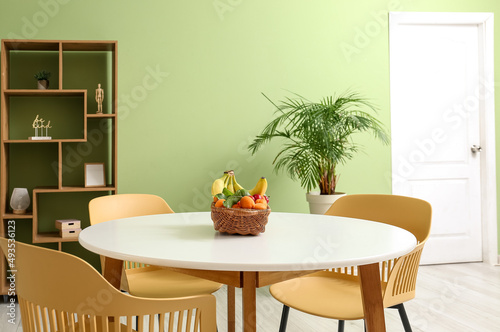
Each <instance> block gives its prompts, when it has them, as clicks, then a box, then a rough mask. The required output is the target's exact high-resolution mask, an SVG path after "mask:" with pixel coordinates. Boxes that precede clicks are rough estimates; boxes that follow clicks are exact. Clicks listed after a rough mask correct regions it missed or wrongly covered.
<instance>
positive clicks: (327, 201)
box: [306, 191, 346, 214]
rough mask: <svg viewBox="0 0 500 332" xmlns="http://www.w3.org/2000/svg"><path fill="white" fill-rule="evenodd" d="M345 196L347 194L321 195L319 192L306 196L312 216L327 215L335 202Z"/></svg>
mask: <svg viewBox="0 0 500 332" xmlns="http://www.w3.org/2000/svg"><path fill="white" fill-rule="evenodd" d="M345 195H346V194H345V193H335V194H333V195H320V193H319V191H311V192H309V193H307V194H306V199H307V201H308V202H309V211H310V212H311V214H325V212H326V211H327V210H328V209H329V208H330V206H332V204H333V202H335V201H336V200H337V199H339V198H340V197H342V196H345Z"/></svg>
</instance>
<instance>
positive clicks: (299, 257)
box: [79, 212, 416, 271]
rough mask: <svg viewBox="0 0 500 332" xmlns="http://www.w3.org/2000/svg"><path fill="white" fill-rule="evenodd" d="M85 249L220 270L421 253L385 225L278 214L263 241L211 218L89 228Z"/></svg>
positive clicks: (166, 217) (326, 264) (406, 235)
mask: <svg viewBox="0 0 500 332" xmlns="http://www.w3.org/2000/svg"><path fill="white" fill-rule="evenodd" d="M79 242H80V243H81V245H82V246H83V247H85V248H86V249H88V250H90V251H93V252H95V253H98V254H101V255H104V256H107V257H111V258H115V259H121V260H127V261H134V262H141V263H146V264H152V265H160V266H170V267H178V268H189V269H202V270H221V271H300V270H315V269H327V268H335V267H344V266H354V265H364V264H371V263H376V262H380V261H384V260H388V259H393V258H396V257H399V256H402V255H404V254H406V253H408V252H410V251H411V250H413V248H415V246H416V239H415V236H413V234H411V233H410V232H408V231H406V230H404V229H401V228H398V227H394V226H391V225H386V224H382V223H377V222H372V221H366V220H361V219H353V218H344V217H333V216H325V215H313V214H300V213H280V212H271V214H270V215H269V221H268V223H267V226H266V231H265V232H264V233H261V234H259V235H256V236H253V235H229V234H225V233H219V232H218V231H215V230H214V227H213V222H212V219H211V218H210V212H193V213H172V214H161V215H152V216H141V217H133V218H125V219H117V220H111V221H107V222H103V223H100V224H97V225H94V226H90V227H87V228H85V229H84V230H83V231H82V232H81V233H80V235H79Z"/></svg>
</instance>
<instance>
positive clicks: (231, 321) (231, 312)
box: [227, 285, 236, 332]
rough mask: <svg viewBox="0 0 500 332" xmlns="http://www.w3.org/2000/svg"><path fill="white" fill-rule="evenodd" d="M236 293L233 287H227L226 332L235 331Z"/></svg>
mask: <svg viewBox="0 0 500 332" xmlns="http://www.w3.org/2000/svg"><path fill="white" fill-rule="evenodd" d="M235 297H236V291H235V289H234V286H229V285H228V286H227V332H235V331H236V310H235V304H236V301H235Z"/></svg>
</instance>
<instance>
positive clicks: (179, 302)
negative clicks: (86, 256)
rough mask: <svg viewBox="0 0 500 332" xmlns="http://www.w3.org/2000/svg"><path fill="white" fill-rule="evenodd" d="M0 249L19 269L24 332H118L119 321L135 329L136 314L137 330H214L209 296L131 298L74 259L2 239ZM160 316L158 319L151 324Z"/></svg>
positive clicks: (65, 254) (212, 308) (211, 302)
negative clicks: (13, 257)
mask: <svg viewBox="0 0 500 332" xmlns="http://www.w3.org/2000/svg"><path fill="white" fill-rule="evenodd" d="M0 247H1V249H2V251H3V252H4V255H5V256H6V257H7V256H8V253H14V254H15V260H14V261H13V266H11V270H14V271H17V272H15V284H16V293H17V295H18V299H19V304H20V309H21V310H20V311H21V318H22V324H23V331H25V332H35V331H44V332H55V331H58V332H59V331H61V332H63V331H82V332H86V331H120V330H121V329H120V328H119V325H120V323H122V324H123V323H125V324H127V325H130V326H133V324H132V320H133V317H136V316H137V317H139V318H138V322H139V331H151V332H152V331H153V328H156V330H158V327H160V329H159V330H160V331H163V330H164V329H163V327H165V326H167V327H169V326H174V325H178V323H179V321H180V323H181V324H182V323H183V324H184V326H183V328H182V329H179V331H205V330H207V331H216V322H215V319H216V318H215V317H216V312H215V297H214V296H213V295H200V296H192V297H184V298H178V299H146V298H138V297H133V296H130V295H128V294H125V293H122V292H120V291H118V290H116V289H115V288H114V287H113V286H111V284H109V283H108V282H107V281H106V280H105V279H104V278H103V277H102V276H101V275H100V274H99V273H98V272H97V271H96V270H95V269H94V268H93V267H92V266H91V265H89V264H88V263H87V262H85V261H83V260H82V259H80V258H78V257H76V256H72V255H70V254H67V253H63V252H59V251H55V250H50V249H45V248H41V247H36V246H32V245H27V244H23V243H20V242H13V241H11V240H8V239H5V238H0ZM9 249H10V250H9ZM8 276H10V275H8ZM159 313H160V314H161V315H160V319H159V320H155V319H154V315H155V314H159ZM179 317H180V318H179ZM188 324H189V327H188ZM128 331H131V329H128ZM168 331H171V329H168ZM175 331H178V330H177V329H176V330H175Z"/></svg>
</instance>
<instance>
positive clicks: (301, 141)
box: [248, 92, 389, 214]
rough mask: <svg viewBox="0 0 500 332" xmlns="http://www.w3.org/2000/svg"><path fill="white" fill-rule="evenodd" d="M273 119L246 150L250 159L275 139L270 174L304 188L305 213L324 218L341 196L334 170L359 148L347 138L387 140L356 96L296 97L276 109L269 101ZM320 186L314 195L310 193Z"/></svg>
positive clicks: (365, 103) (365, 104)
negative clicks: (277, 142) (277, 148)
mask: <svg viewBox="0 0 500 332" xmlns="http://www.w3.org/2000/svg"><path fill="white" fill-rule="evenodd" d="M264 97H266V98H267V99H268V100H269V101H270V102H271V103H272V104H273V105H274V106H275V107H276V112H275V113H276V114H277V117H276V118H275V119H274V120H272V121H271V122H270V123H269V124H268V125H267V126H266V127H265V128H264V130H263V131H262V132H261V134H260V135H258V136H257V137H256V138H255V139H254V140H253V142H252V143H251V144H250V145H249V147H248V148H249V150H250V151H251V152H252V154H255V153H256V152H257V150H259V148H260V147H261V146H262V145H263V144H264V143H267V142H269V141H271V140H272V139H274V138H280V139H281V142H283V143H282V144H283V145H282V149H281V150H280V151H279V152H278V154H277V155H276V157H275V158H274V161H273V164H274V168H275V171H277V172H278V171H286V173H288V175H289V176H290V177H291V178H292V179H297V178H298V179H299V180H300V184H301V186H302V187H303V188H304V189H306V192H307V194H306V198H307V201H308V202H309V207H310V212H311V213H316V214H324V213H325V212H326V210H327V209H328V208H329V207H330V206H331V204H333V202H334V201H335V200H336V199H337V198H338V197H340V196H342V195H345V194H344V193H338V192H337V191H336V186H337V182H338V179H339V176H338V174H337V165H339V164H343V163H344V162H345V161H347V160H350V159H352V158H353V156H354V154H355V152H357V151H358V150H359V148H360V146H359V145H358V144H356V143H355V142H354V141H353V139H352V135H353V134H355V133H359V132H367V131H368V132H371V133H373V135H374V136H375V138H377V139H380V140H381V141H382V142H383V143H385V144H388V143H389V137H388V135H387V133H386V131H385V129H384V127H383V126H382V123H381V122H380V121H379V120H377V119H376V118H375V117H374V116H372V115H371V114H370V113H368V112H367V111H371V112H376V109H375V107H374V106H373V105H372V104H371V103H370V102H369V101H368V100H367V99H364V98H362V97H360V96H359V95H358V94H356V93H350V92H347V93H344V94H342V95H339V96H337V97H336V96H329V97H325V98H323V99H322V100H320V101H319V102H311V101H309V100H307V99H305V98H303V97H301V96H299V95H296V96H295V98H286V99H285V100H284V101H281V102H280V104H279V105H277V104H275V103H274V102H272V101H271V100H270V99H269V98H268V97H267V96H265V95H264ZM318 187H319V190H320V191H319V192H313V191H312V190H313V189H315V188H318Z"/></svg>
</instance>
